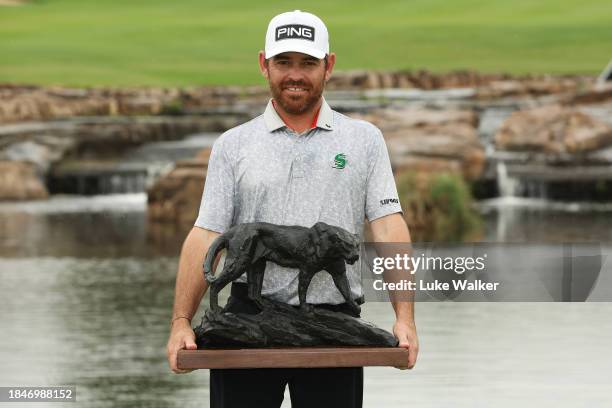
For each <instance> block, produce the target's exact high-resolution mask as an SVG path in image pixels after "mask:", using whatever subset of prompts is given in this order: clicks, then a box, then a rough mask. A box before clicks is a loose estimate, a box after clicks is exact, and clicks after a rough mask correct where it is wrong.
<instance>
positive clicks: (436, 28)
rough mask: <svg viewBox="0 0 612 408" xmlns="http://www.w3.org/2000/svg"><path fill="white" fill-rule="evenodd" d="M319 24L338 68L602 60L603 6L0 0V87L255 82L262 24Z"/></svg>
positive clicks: (610, 41) (528, 1)
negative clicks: (298, 12) (292, 19)
mask: <svg viewBox="0 0 612 408" xmlns="http://www.w3.org/2000/svg"><path fill="white" fill-rule="evenodd" d="M294 8H303V9H304V10H307V11H311V12H314V13H316V14H318V15H319V16H321V17H322V18H323V19H324V21H326V23H327V25H328V28H329V30H330V36H331V48H332V51H335V52H336V53H337V55H338V63H337V69H338V70H349V69H358V68H369V69H420V68H425V69H429V70H432V71H435V72H442V71H448V70H452V69H476V70H480V71H484V72H510V73H515V74H520V73H554V74H561V73H581V74H592V75H596V74H598V73H599V71H600V70H601V69H602V68H603V67H604V66H605V65H606V64H607V62H608V60H609V59H610V58H611V57H612V1H610V0H603V1H599V0H598V1H577V0H570V1H563V0H543V1H535V0H513V1H508V0H505V1H486V0H418V1H399V0H398V1H377V2H372V1H351V2H330V1H319V0H311V1H308V2H307V3H305V2H303V1H301V2H296V1H282V2H281V1H278V2H271V1H245V0H239V1H229V0H226V1H203V0H200V1H196V0H182V1H181V0H176V1H171V0H123V1H119V0H47V1H44V0H39V1H32V2H30V3H29V4H27V5H25V6H22V7H1V6H0V82H19V83H37V84H66V85H117V86H122V85H164V86H173V85H180V86H185V85H200V84H238V85H246V84H263V83H264V82H263V79H262V78H261V77H260V75H259V71H258V66H257V51H258V50H259V49H261V48H263V39H264V35H265V30H266V26H267V23H268V21H269V19H270V18H271V17H272V16H273V15H275V14H277V13H279V12H283V11H287V10H291V9H294Z"/></svg>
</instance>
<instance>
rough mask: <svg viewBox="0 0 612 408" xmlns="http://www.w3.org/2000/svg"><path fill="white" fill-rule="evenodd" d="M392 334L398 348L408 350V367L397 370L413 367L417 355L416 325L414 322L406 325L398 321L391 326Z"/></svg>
mask: <svg viewBox="0 0 612 408" xmlns="http://www.w3.org/2000/svg"><path fill="white" fill-rule="evenodd" d="M393 334H394V335H395V337H396V338H397V340H398V341H399V345H398V347H403V348H405V349H408V366H407V367H397V368H399V369H401V370H402V369H403V370H405V369H406V368H412V367H414V365H415V364H416V360H417V355H418V354H419V338H418V337H417V332H416V325H415V324H414V322H410V323H408V322H403V321H399V320H398V321H396V322H395V324H394V325H393Z"/></svg>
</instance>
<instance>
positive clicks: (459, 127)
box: [351, 108, 485, 180]
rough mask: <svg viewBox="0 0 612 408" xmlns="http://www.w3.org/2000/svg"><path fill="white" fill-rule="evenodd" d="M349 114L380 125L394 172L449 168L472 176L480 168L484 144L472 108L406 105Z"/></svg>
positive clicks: (474, 176)
mask: <svg viewBox="0 0 612 408" xmlns="http://www.w3.org/2000/svg"><path fill="white" fill-rule="evenodd" d="M351 116H353V117H356V118H360V119H365V120H368V121H370V122H372V123H374V124H375V125H376V126H378V127H379V128H380V129H381V131H382V132H383V135H384V137H385V139H386V143H387V148H388V149H389V156H390V159H391V164H392V166H393V168H394V171H395V172H396V173H400V172H403V171H405V170H417V171H427V172H438V171H449V172H453V173H460V174H461V175H463V176H464V177H465V178H466V179H469V180H474V179H477V178H479V177H480V176H481V174H482V172H483V171H484V165H485V153H484V147H483V146H482V144H481V142H480V140H479V138H478V134H477V131H476V126H477V124H478V118H477V116H476V114H475V113H474V112H473V111H469V110H434V109H415V108H406V109H387V110H378V111H374V112H371V113H369V114H366V115H351Z"/></svg>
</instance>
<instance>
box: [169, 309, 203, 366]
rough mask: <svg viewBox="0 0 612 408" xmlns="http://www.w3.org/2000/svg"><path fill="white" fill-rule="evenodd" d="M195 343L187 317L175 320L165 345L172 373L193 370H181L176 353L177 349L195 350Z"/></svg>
mask: <svg viewBox="0 0 612 408" xmlns="http://www.w3.org/2000/svg"><path fill="white" fill-rule="evenodd" d="M197 348H198V346H197V345H196V343H195V333H194V332H193V329H192V328H191V324H190V322H189V320H187V319H178V320H175V321H174V322H173V324H172V328H171V329H170V338H169V339H168V346H167V347H166V354H167V356H168V364H169V365H170V368H171V369H172V371H174V373H176V374H186V373H190V372H192V371H193V370H181V369H179V368H178V366H177V355H178V351H179V350H197Z"/></svg>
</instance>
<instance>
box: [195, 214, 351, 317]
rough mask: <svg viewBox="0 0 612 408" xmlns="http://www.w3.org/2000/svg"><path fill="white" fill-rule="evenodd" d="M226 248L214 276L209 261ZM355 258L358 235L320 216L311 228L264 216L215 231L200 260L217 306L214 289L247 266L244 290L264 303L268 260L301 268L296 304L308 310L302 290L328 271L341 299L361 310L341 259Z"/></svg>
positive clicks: (213, 302)
mask: <svg viewBox="0 0 612 408" xmlns="http://www.w3.org/2000/svg"><path fill="white" fill-rule="evenodd" d="M223 248H227V254H226V257H225V265H224V266H223V271H222V272H220V273H219V275H218V276H214V275H213V272H212V266H213V262H214V259H215V258H216V256H217V253H218V252H219V251H221V250H222V249H223ZM358 259H359V238H358V236H357V235H354V234H351V233H349V232H348V231H346V230H344V229H342V228H340V227H336V226H332V225H328V224H325V223H323V222H318V223H316V224H315V225H313V226H312V227H311V228H307V227H302V226H297V225H294V226H286V225H275V224H270V223H266V222H254V223H245V224H239V225H236V226H234V227H232V228H230V229H229V230H228V231H226V232H225V233H223V234H221V235H220V236H218V237H217V238H216V239H215V241H213V243H212V244H211V246H210V248H209V249H208V253H207V254H206V259H205V260H204V276H205V279H206V280H207V281H208V283H209V285H210V307H211V309H212V310H213V311H218V310H219V304H218V294H219V292H220V291H221V289H223V288H224V287H225V286H226V285H227V284H229V283H230V282H231V281H233V280H234V279H236V278H238V277H240V275H242V274H243V273H244V272H245V271H246V272H247V283H248V296H249V298H251V299H252V300H253V301H254V302H255V303H256V304H257V305H259V306H260V307H262V298H261V289H262V286H263V278H264V271H265V268H266V261H271V262H274V263H276V264H278V265H281V266H285V267H289V268H297V269H298V270H299V280H298V296H299V300H300V309H302V310H306V311H309V310H311V308H310V306H309V305H307V304H306V293H307V291H308V286H309V285H310V281H311V280H312V278H313V276H314V275H315V274H316V273H317V272H319V271H321V270H326V271H327V272H329V274H330V275H331V277H332V278H333V280H334V284H335V285H336V287H337V288H338V290H339V291H340V293H341V294H342V296H343V297H344V299H345V301H346V302H347V303H348V304H349V306H350V307H351V308H352V309H353V311H354V312H355V313H356V314H359V313H360V311H361V308H360V307H359V305H358V304H357V303H356V302H355V300H353V298H352V297H351V291H350V287H349V283H348V279H347V276H346V265H345V261H346V262H347V263H349V264H351V265H352V264H353V263H355V262H356V261H357V260H358Z"/></svg>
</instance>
